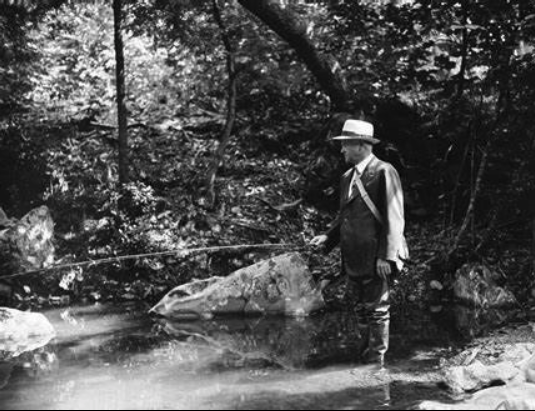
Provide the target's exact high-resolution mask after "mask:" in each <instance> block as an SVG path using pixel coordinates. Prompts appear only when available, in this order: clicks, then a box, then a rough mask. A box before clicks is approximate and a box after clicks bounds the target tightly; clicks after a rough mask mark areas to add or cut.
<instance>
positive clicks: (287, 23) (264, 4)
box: [238, 0, 361, 112]
mask: <svg viewBox="0 0 535 411" xmlns="http://www.w3.org/2000/svg"><path fill="white" fill-rule="evenodd" d="M238 2H239V3H240V4H241V5H242V6H243V7H245V8H246V9H247V10H249V11H250V12H251V13H253V14H254V15H255V16H257V17H258V18H259V19H260V20H262V21H263V22H264V23H265V24H266V25H267V26H269V27H270V28H271V29H272V30H273V31H274V32H275V33H277V34H278V35H279V36H280V37H281V38H282V39H283V40H285V41H286V42H288V44H289V45H290V46H291V47H292V48H293V49H294V50H295V52H296V53H297V54H298V56H299V57H300V58H301V59H302V60H303V61H304V63H305V64H306V66H307V67H308V68H309V70H310V71H311V72H312V74H313V75H314V77H315V78H316V79H317V81H318V82H319V84H320V86H321V88H322V89H323V90H324V91H325V92H326V93H327V95H328V96H329V97H330V99H331V102H332V104H333V106H334V107H333V108H334V110H335V111H339V112H344V111H346V112H353V111H355V110H360V109H361V108H360V107H355V102H353V101H352V98H351V95H350V93H349V92H348V91H347V89H346V87H345V79H344V78H343V77H342V76H341V75H340V74H339V73H336V72H335V70H334V69H333V67H334V66H335V64H336V62H335V61H334V60H333V59H331V58H330V57H329V56H325V55H321V54H320V52H319V51H318V50H317V49H316V47H315V46H314V44H313V42H312V39H311V38H310V36H309V35H308V34H307V24H306V22H304V21H301V20H300V19H299V18H298V17H297V16H295V15H294V14H292V13H291V12H290V10H288V9H284V8H283V7H282V6H281V4H280V1H279V0H238Z"/></svg>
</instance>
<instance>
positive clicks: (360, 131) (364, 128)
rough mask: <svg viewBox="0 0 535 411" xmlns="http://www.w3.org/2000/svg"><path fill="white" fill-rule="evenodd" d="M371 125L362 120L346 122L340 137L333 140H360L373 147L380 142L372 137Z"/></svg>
mask: <svg viewBox="0 0 535 411" xmlns="http://www.w3.org/2000/svg"><path fill="white" fill-rule="evenodd" d="M373 133H374V127H373V124H371V123H368V122H367V121H362V120H347V121H346V122H345V124H344V129H343V130H342V135H340V136H337V137H334V138H333V140H338V141H343V140H361V141H364V142H366V143H369V144H372V145H375V144H379V143H380V142H381V141H380V140H378V139H376V138H374V137H373Z"/></svg>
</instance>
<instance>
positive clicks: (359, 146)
mask: <svg viewBox="0 0 535 411" xmlns="http://www.w3.org/2000/svg"><path fill="white" fill-rule="evenodd" d="M342 154H343V155H344V157H345V160H346V162H347V163H349V164H353V165H355V164H358V163H360V162H361V161H363V160H365V159H366V157H368V155H369V154H370V147H369V145H368V144H366V143H363V142H362V141H354V140H345V141H342Z"/></svg>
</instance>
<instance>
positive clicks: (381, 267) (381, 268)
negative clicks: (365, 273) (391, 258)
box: [377, 259, 392, 281]
mask: <svg viewBox="0 0 535 411" xmlns="http://www.w3.org/2000/svg"><path fill="white" fill-rule="evenodd" d="M391 274H392V266H391V265H390V263H389V262H388V261H385V260H382V259H378V260H377V275H378V276H379V277H381V278H382V279H383V280H385V281H386V280H387V279H388V276H389V275H391Z"/></svg>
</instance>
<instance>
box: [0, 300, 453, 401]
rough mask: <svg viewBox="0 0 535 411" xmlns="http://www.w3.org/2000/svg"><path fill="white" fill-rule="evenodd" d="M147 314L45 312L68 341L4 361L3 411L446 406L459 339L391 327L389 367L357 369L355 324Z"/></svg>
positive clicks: (406, 319)
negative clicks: (448, 368) (441, 384)
mask: <svg viewBox="0 0 535 411" xmlns="http://www.w3.org/2000/svg"><path fill="white" fill-rule="evenodd" d="M146 311H147V310H146V307H139V306H119V307H110V306H91V307H78V308H74V309H68V310H65V309H64V310H53V311H49V312H46V313H45V315H46V316H47V317H48V318H49V319H50V321H51V322H52V323H53V325H54V326H55V327H56V330H57V333H58V336H57V338H56V339H55V340H54V341H53V342H52V343H51V344H49V345H48V346H46V347H44V348H41V349H39V350H37V351H34V352H32V353H26V354H23V355H22V356H20V357H18V358H16V359H14V360H11V361H9V362H3V363H0V409H3V410H23V409H24V410H26V409H36V410H49V409H60V410H67V409H73V410H78V409H267V410H276V409H407V408H411V407H414V406H415V405H416V404H418V403H419V402H421V401H424V400H445V399H447V396H446V394H445V393H443V392H442V391H441V390H440V389H439V388H437V385H436V382H437V379H436V370H437V367H438V364H439V360H440V356H441V355H442V354H443V353H444V352H445V351H447V350H448V349H449V347H451V346H452V345H455V344H456V343H457V337H458V335H455V334H454V333H450V332H447V331H445V329H444V324H440V322H439V323H437V322H436V321H433V320H432V318H431V317H430V316H428V315H425V314H422V313H421V312H416V313H410V312H407V311H403V312H402V313H398V314H397V315H396V316H394V319H393V325H392V338H391V345H392V348H391V351H390V354H389V355H390V357H389V364H390V371H389V372H388V373H380V374H377V373H375V372H372V370H370V369H368V368H366V367H363V366H361V365H359V364H358V363H357V362H356V361H355V352H356V351H357V350H358V349H359V347H360V344H361V341H360V339H359V335H358V330H357V328H356V326H355V324H354V320H353V318H352V317H351V316H349V315H347V314H345V313H329V314H322V315H319V316H316V317H313V318H307V319H288V318H256V319H248V320H246V319H240V318H226V319H219V320H217V321H209V322H199V323H173V322H166V321H156V320H154V319H151V318H149V317H148V316H147V315H146Z"/></svg>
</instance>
